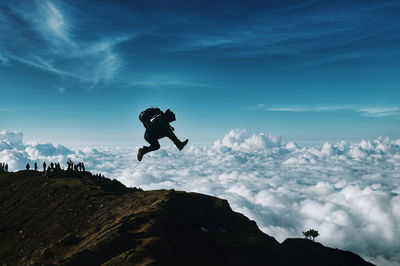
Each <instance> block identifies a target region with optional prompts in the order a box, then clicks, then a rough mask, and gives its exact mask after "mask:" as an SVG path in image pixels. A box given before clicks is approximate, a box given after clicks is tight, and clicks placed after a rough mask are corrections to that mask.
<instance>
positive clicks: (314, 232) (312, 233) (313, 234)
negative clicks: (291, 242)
mask: <svg viewBox="0 0 400 266" xmlns="http://www.w3.org/2000/svg"><path fill="white" fill-rule="evenodd" d="M303 235H304V236H305V237H306V238H307V239H311V240H312V241H314V239H315V238H316V237H317V236H319V233H318V231H317V230H314V229H310V230H308V231H307V232H303Z"/></svg>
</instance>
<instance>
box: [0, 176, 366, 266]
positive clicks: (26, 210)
mask: <svg viewBox="0 0 400 266" xmlns="http://www.w3.org/2000/svg"><path fill="white" fill-rule="evenodd" d="M0 217H1V220H0V234H1V237H0V265H341V266H342V265H352V266H353V265H372V264H370V263H368V262H366V261H364V260H363V259H362V258H361V257H359V256H358V255H356V254H354V253H351V252H346V251H341V250H338V249H331V248H327V247H324V246H323V245H321V244H319V243H314V242H312V241H310V240H306V239H287V240H286V241H284V242H283V243H282V244H279V243H278V242H277V241H276V240H275V239H274V238H273V237H270V236H268V235H266V234H264V233H262V232H261V231H260V230H259V229H258V227H257V225H256V223H255V222H254V221H251V220H249V219H248V218H246V217H245V216H244V215H242V214H240V213H236V212H234V211H232V209H231V208H230V206H229V204H228V202H227V201H225V200H222V199H218V198H215V197H211V196H207V195H202V194H198V193H186V192H178V191H174V190H157V191H141V190H140V189H136V188H126V187H125V186H123V185H122V184H121V183H119V182H118V181H116V180H114V181H112V180H109V179H106V178H99V177H94V176H92V175H91V174H90V173H88V172H66V171H62V172H58V173H54V174H53V175H52V176H50V178H44V177H43V176H42V173H40V172H36V171H20V172H17V173H0Z"/></svg>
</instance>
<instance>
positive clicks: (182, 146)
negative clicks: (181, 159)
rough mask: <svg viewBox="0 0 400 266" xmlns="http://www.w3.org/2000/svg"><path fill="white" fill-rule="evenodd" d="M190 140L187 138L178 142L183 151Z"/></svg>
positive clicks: (178, 146) (177, 144) (177, 145)
mask: <svg viewBox="0 0 400 266" xmlns="http://www.w3.org/2000/svg"><path fill="white" fill-rule="evenodd" d="M188 142H189V140H188V139H186V140H185V141H183V142H182V141H179V142H177V143H176V147H177V148H178V149H179V150H180V151H181V150H183V148H184V147H185V146H186V144H188Z"/></svg>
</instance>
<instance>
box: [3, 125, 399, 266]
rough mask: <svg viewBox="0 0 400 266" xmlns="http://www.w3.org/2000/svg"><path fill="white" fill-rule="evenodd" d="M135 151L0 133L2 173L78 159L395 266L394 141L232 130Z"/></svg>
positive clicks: (267, 227)
mask: <svg viewBox="0 0 400 266" xmlns="http://www.w3.org/2000/svg"><path fill="white" fill-rule="evenodd" d="M165 143H166V142H163V144H165ZM136 150H137V147H96V148H93V147H91V148H90V147H86V148H82V149H72V148H67V147H65V146H62V145H53V144H50V143H46V144H40V143H34V142H31V143H24V142H23V134H22V133H21V132H11V131H7V130H3V131H0V162H7V163H8V164H9V166H10V170H12V171H15V170H19V169H24V168H25V165H26V163H30V164H31V166H32V165H33V163H34V162H38V164H39V165H41V164H42V162H43V161H46V162H50V161H53V162H61V163H63V164H65V162H66V160H67V159H68V158H70V159H72V160H73V161H76V162H78V161H83V162H85V165H86V168H87V169H88V170H90V171H92V172H93V173H103V174H104V175H106V176H107V177H111V178H116V179H118V180H120V181H121V182H122V183H124V184H125V185H127V186H136V187H141V188H143V189H146V190H150V189H161V188H164V189H171V188H174V189H176V190H185V191H195V192H200V193H205V194H209V195H214V196H218V197H220V198H224V199H227V200H228V201H229V203H230V204H231V206H232V208H233V209H234V210H235V211H238V212H241V213H243V214H245V215H246V216H248V217H249V218H250V219H253V220H255V221H256V222H257V224H258V226H259V227H260V229H261V230H262V231H264V232H265V233H267V234H269V235H271V236H273V237H275V238H276V239H277V240H278V241H283V240H284V239H285V238H287V237H302V232H303V231H306V230H308V229H310V228H313V229H316V230H318V232H319V233H320V236H319V237H318V238H317V241H319V242H321V243H322V244H324V245H327V246H330V247H336V248H340V249H344V250H351V251H353V252H356V253H357V254H360V255H361V256H363V257H364V258H366V259H367V260H369V261H371V262H374V263H376V264H378V265H400V226H399V224H400V171H399V170H400V139H397V140H390V139H389V138H378V139H376V140H374V141H364V140H363V141H361V142H359V143H347V142H344V141H342V142H339V143H336V144H332V143H325V144H323V145H322V146H312V147H301V146H299V145H298V144H296V143H294V142H287V143H284V142H282V140H281V138H279V137H275V136H271V135H265V134H256V135H249V134H248V133H247V132H246V131H245V130H241V129H236V130H232V131H230V132H229V133H227V134H226V135H225V136H223V137H222V138H221V139H219V140H216V141H215V143H214V145H213V146H212V147H207V148H206V147H194V146H190V145H189V146H188V147H186V148H185V149H184V150H183V151H178V150H177V149H176V148H175V147H172V146H166V147H164V148H162V149H161V150H159V151H157V152H153V153H151V154H146V155H145V156H144V158H143V161H142V162H140V163H139V162H138V161H137V160H136Z"/></svg>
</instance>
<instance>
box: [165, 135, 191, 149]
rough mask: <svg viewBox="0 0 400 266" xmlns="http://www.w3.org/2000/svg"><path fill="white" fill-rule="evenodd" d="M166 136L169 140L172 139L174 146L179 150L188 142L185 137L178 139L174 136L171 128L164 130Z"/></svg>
mask: <svg viewBox="0 0 400 266" xmlns="http://www.w3.org/2000/svg"><path fill="white" fill-rule="evenodd" d="M166 136H167V137H168V138H169V139H170V140H172V142H173V143H174V144H175V146H176V147H177V148H178V149H179V150H180V151H181V150H182V149H183V148H184V147H185V146H186V144H187V143H188V141H189V140H188V139H186V140H185V141H183V142H182V141H180V140H179V139H178V138H177V137H176V135H175V133H174V132H173V131H172V130H168V131H167V132H166Z"/></svg>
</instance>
